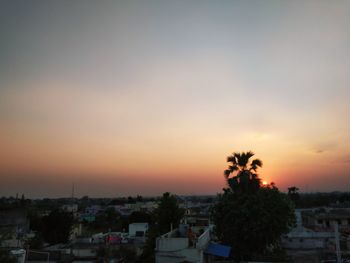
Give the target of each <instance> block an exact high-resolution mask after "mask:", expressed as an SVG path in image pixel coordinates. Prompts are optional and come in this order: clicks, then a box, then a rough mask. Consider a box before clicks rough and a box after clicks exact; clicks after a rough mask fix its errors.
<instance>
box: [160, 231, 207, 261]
mask: <svg viewBox="0 0 350 263" xmlns="http://www.w3.org/2000/svg"><path fill="white" fill-rule="evenodd" d="M209 242H210V229H209V227H191V226H189V225H187V224H180V225H179V228H177V229H174V230H172V231H170V232H168V233H166V234H164V235H162V236H160V237H158V238H157V239H156V248H155V255H156V263H178V262H185V261H189V262H199V263H204V262H207V259H206V258H207V256H206V254H205V251H206V249H207V247H208V245H209Z"/></svg>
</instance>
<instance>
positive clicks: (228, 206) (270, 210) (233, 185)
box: [212, 152, 295, 260]
mask: <svg viewBox="0 0 350 263" xmlns="http://www.w3.org/2000/svg"><path fill="white" fill-rule="evenodd" d="M253 155H254V154H253V153H252V152H247V153H242V154H239V153H234V154H233V155H232V156H229V157H228V158H227V161H228V162H230V166H229V168H228V169H227V170H225V172H224V173H225V178H226V180H227V183H228V186H229V188H225V189H224V192H223V193H222V194H219V195H218V197H217V202H216V204H215V205H214V207H213V210H212V218H213V221H214V223H215V225H216V228H215V231H216V235H217V237H218V238H219V240H220V241H221V242H222V243H223V244H226V245H229V246H231V247H232V257H233V258H234V259H236V260H251V259H252V258H254V256H257V255H264V254H267V253H268V252H269V250H271V249H272V248H277V246H278V241H279V239H280V236H281V235H282V234H284V233H288V231H289V230H290V228H291V227H292V226H294V222H295V216H294V209H293V204H292V202H291V201H290V199H289V198H288V196H287V195H286V194H283V193H281V192H280V191H279V190H278V188H277V187H276V186H275V185H274V184H270V185H267V186H263V185H262V184H261V183H260V179H259V178H258V175H257V174H256V170H257V168H258V167H261V166H262V162H261V161H260V160H258V159H255V160H253V161H252V162H251V163H249V159H250V158H251V157H252V156H253ZM234 172H237V174H236V175H235V176H234V177H231V178H230V177H229V176H230V174H232V173H234Z"/></svg>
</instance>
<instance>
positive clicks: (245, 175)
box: [224, 151, 263, 193]
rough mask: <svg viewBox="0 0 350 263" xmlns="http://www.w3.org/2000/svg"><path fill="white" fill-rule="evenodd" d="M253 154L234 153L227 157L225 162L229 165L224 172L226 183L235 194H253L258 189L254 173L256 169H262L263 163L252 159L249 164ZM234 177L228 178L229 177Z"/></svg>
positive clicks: (258, 182) (258, 181) (258, 184)
mask: <svg viewBox="0 0 350 263" xmlns="http://www.w3.org/2000/svg"><path fill="white" fill-rule="evenodd" d="M253 156H254V153H253V152H251V151H249V152H242V153H237V152H234V153H233V154H232V155H230V156H228V157H227V162H228V163H230V165H229V166H228V169H227V170H225V171H224V175H225V178H226V180H227V183H228V184H229V186H230V187H231V189H232V191H235V192H244V193H245V192H255V191H257V190H258V189H259V187H260V179H259V178H258V175H257V173H256V171H257V169H258V167H262V165H263V163H262V161H261V160H259V159H254V160H253V161H251V162H249V160H250V158H251V157H253ZM232 174H233V175H234V174H235V175H234V176H232V177H230V175H232Z"/></svg>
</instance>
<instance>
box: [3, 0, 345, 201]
mask: <svg viewBox="0 0 350 263" xmlns="http://www.w3.org/2000/svg"><path fill="white" fill-rule="evenodd" d="M349 25H350V1H346V0H345V1H340V0H338V1H337V0H335V1H328V0H327V1H322V0H317V1H311V0H295V1H294V0H293V1H277V0H271V1H270V0H265V1H260V0H257V1H253V0H252V1H245V0H242V1H235V0H231V1H225V0H223V1H205V0H201V1H199V0H198V1H192V0H189V1H183V0H179V1H167V0H162V1H153V0H149V1H142V0H140V1H107V0H106V1H89V0H87V1H81V0H76V1H64V0H62V1H34V0H23V1H18V0H8V1H7V0H3V1H1V2H0V33H1V41H0V179H1V183H0V196H10V195H11V196H14V195H16V193H19V194H22V193H24V194H25V195H26V196H28V197H32V198H37V197H62V196H70V195H71V188H72V184H73V183H74V184H75V189H76V190H75V191H76V193H75V194H76V196H84V195H88V196H92V197H103V196H107V197H114V196H129V195H132V196H135V195H137V194H141V195H144V196H151V195H160V194H161V193H163V192H166V191H170V192H172V193H175V194H215V193H218V192H221V191H222V188H223V187H225V179H224V176H223V171H224V170H225V169H226V167H227V163H226V157H227V156H228V155H230V154H231V153H232V152H242V151H249V150H252V151H253V152H255V153H256V157H257V158H260V159H261V160H262V161H263V163H264V165H263V167H262V168H261V169H260V170H259V175H260V177H261V178H262V179H263V180H265V181H267V182H275V184H276V185H277V187H279V188H280V189H281V190H286V188H287V187H289V186H294V185H295V186H297V187H299V188H300V190H301V191H304V192H314V191H334V190H339V191H345V190H349V189H350V176H349V175H350V174H349V169H350V121H349V120H350V119H349V116H348V115H349V112H350V103H349V99H350V28H349Z"/></svg>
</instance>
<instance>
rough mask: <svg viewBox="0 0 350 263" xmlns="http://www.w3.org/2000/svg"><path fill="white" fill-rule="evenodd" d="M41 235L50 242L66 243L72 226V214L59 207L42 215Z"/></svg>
mask: <svg viewBox="0 0 350 263" xmlns="http://www.w3.org/2000/svg"><path fill="white" fill-rule="evenodd" d="M42 220H43V230H42V231H43V237H44V239H45V241H47V242H48V243H50V244H57V243H67V242H68V240H69V235H70V233H71V229H72V226H73V222H74V219H73V214H72V213H68V212H65V211H62V210H59V209H56V210H53V211H52V212H51V213H50V214H49V215H48V216H45V217H43V219H42Z"/></svg>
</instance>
